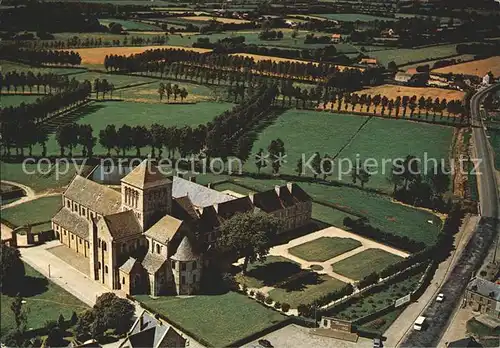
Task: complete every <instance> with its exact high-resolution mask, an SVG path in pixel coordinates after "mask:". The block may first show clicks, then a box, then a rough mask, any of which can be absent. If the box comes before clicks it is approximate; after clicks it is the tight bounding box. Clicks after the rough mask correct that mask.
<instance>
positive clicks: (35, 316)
mask: <svg viewBox="0 0 500 348" xmlns="http://www.w3.org/2000/svg"><path fill="white" fill-rule="evenodd" d="M24 267H25V270H26V277H25V278H24V281H23V284H22V286H21V287H20V290H19V291H20V294H21V296H23V297H24V300H25V301H26V304H25V305H23V310H25V311H26V312H27V313H28V315H27V319H28V323H27V327H28V329H29V328H34V329H36V328H40V327H42V326H43V325H45V323H46V322H47V321H48V320H57V319H58V318H59V314H62V315H63V316H64V318H65V319H66V320H68V319H70V318H71V314H72V313H73V311H75V312H76V313H77V314H78V313H80V312H82V311H84V310H86V309H88V306H87V305H86V304H85V303H83V302H81V301H80V300H79V299H77V298H76V297H74V296H73V295H71V294H70V293H68V292H66V290H64V289H63V288H61V287H59V286H58V285H56V284H54V283H52V282H51V281H49V280H48V279H47V278H45V277H44V276H43V275H41V274H40V273H38V272H37V271H36V270H34V269H33V268H31V267H30V266H29V265H27V264H24ZM12 301H13V297H10V296H8V295H5V294H0V304H1V306H2V311H1V322H0V337H2V336H4V335H5V334H6V333H7V332H8V331H9V330H11V329H13V328H15V322H14V315H13V313H12V311H11V310H10V305H11V303H12Z"/></svg>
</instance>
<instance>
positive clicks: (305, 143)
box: [244, 109, 368, 175]
mask: <svg viewBox="0 0 500 348" xmlns="http://www.w3.org/2000/svg"><path fill="white" fill-rule="evenodd" d="M367 121H368V117H365V116H354V115H343V114H331V113H326V112H315V111H306V110H297V109H291V110H287V111H286V112H284V113H283V114H282V115H280V116H279V117H278V119H276V120H275V121H274V123H273V124H272V125H270V126H268V127H267V128H266V129H265V130H264V131H263V132H261V133H260V134H258V137H257V139H256V141H255V142H254V144H253V149H252V153H257V152H258V151H259V149H261V148H262V149H267V147H268V145H269V144H270V143H271V141H272V140H274V139H276V138H280V139H281V140H283V142H284V143H285V149H286V154H287V158H286V161H287V162H286V163H285V164H284V165H283V167H282V168H281V169H280V172H281V173H284V174H290V175H296V174H297V173H296V172H295V169H296V163H297V161H298V160H299V159H300V158H301V156H302V154H305V156H306V158H309V157H310V156H312V155H313V154H314V153H315V152H316V151H318V152H319V153H320V154H321V156H324V155H325V154H329V155H330V156H335V155H336V154H337V153H338V152H339V151H340V150H341V148H342V147H343V146H344V145H345V144H346V143H347V142H348V141H349V140H350V138H351V137H352V135H353V134H355V133H356V131H357V130H358V129H359V128H360V127H361V126H362V125H363V123H365V122H367ZM244 168H245V169H246V170H247V171H250V172H255V171H256V170H257V168H256V167H255V165H254V163H247V164H246V165H245V167H244ZM262 172H264V173H268V172H270V168H264V169H263V170H262ZM306 174H307V175H311V170H310V169H307V171H306Z"/></svg>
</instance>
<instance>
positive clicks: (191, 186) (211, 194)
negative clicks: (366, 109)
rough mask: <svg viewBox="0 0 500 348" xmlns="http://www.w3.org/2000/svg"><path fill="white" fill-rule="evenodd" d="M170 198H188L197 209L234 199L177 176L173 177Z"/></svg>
mask: <svg viewBox="0 0 500 348" xmlns="http://www.w3.org/2000/svg"><path fill="white" fill-rule="evenodd" d="M172 196H173V197H174V198H179V197H184V196H188V197H189V199H190V200H191V202H192V203H193V205H194V206H195V207H198V208H202V207H208V206H210V205H213V204H215V203H223V202H228V201H231V200H233V199H234V197H233V196H230V195H226V194H224V193H221V192H219V191H216V190H212V189H210V188H208V187H205V186H203V185H200V184H197V183H195V182H192V181H189V180H186V179H183V178H180V177H178V176H174V177H173V184H172Z"/></svg>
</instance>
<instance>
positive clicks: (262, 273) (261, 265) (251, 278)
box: [236, 256, 300, 288]
mask: <svg viewBox="0 0 500 348" xmlns="http://www.w3.org/2000/svg"><path fill="white" fill-rule="evenodd" d="M298 272H300V265H299V264H297V263H295V262H293V261H291V260H289V259H287V258H284V257H281V256H268V257H267V258H266V261H264V262H254V263H251V264H249V265H248V270H247V274H246V275H243V274H242V273H238V274H237V275H236V279H237V281H238V282H239V283H241V284H246V285H247V286H248V287H250V288H261V287H263V286H273V285H274V284H276V283H278V282H280V281H283V280H285V279H286V278H288V277H290V276H292V275H294V274H296V273H298Z"/></svg>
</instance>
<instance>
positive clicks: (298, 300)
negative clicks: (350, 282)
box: [269, 272, 346, 308]
mask: <svg viewBox="0 0 500 348" xmlns="http://www.w3.org/2000/svg"><path fill="white" fill-rule="evenodd" d="M310 273H311V277H310V279H308V281H305V282H303V283H302V284H301V286H300V287H298V288H294V289H281V288H276V289H273V290H271V291H270V292H269V296H270V297H271V298H272V299H273V300H274V301H278V302H281V303H283V302H286V303H288V304H290V306H291V307H292V308H297V306H298V305H299V304H307V303H311V302H313V301H314V300H316V299H318V298H320V297H321V296H323V295H326V294H328V293H330V292H332V291H335V290H338V289H340V288H342V287H343V286H344V285H346V284H345V283H343V282H341V281H340V280H337V279H335V278H331V277H329V276H327V275H326V274H322V275H319V274H318V273H316V272H310Z"/></svg>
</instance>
